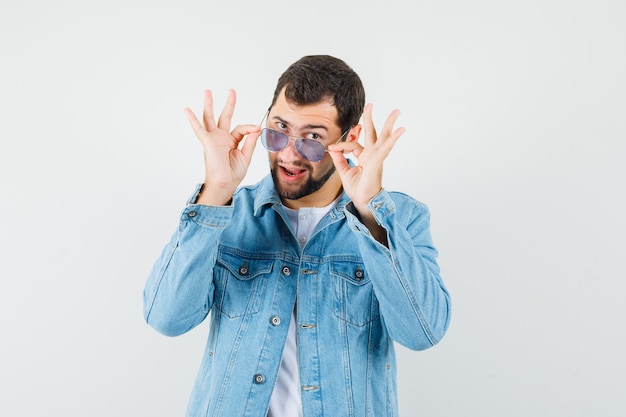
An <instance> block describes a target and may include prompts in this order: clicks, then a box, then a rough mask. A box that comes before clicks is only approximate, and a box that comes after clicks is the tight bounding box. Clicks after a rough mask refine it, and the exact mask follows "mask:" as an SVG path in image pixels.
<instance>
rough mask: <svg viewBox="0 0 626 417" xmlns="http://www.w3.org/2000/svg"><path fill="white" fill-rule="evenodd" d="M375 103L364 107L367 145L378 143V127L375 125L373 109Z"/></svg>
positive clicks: (365, 141)
mask: <svg viewBox="0 0 626 417" xmlns="http://www.w3.org/2000/svg"><path fill="white" fill-rule="evenodd" d="M373 107H374V105H373V104H372V103H368V104H367V105H366V106H365V109H363V130H364V136H365V138H364V143H365V146H371V145H373V144H374V143H376V140H377V137H376V128H375V127H374V121H373V120H372V109H373Z"/></svg>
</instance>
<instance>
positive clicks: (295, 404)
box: [267, 200, 337, 417]
mask: <svg viewBox="0 0 626 417" xmlns="http://www.w3.org/2000/svg"><path fill="white" fill-rule="evenodd" d="M336 203H337V200H335V201H333V202H332V203H330V204H329V205H328V206H326V207H303V208H301V209H299V210H294V209H290V208H287V207H283V209H284V210H285V213H287V216H288V217H289V220H290V224H291V229H292V230H293V232H294V234H295V236H296V238H297V239H298V243H299V244H300V247H301V248H304V246H305V245H306V243H307V242H308V241H309V239H310V238H311V235H312V234H313V231H314V230H315V227H316V226H317V224H318V223H319V222H320V220H322V218H323V217H324V216H325V215H326V214H327V213H328V212H329V211H330V210H331V209H332V208H333V207H334V206H335V204H336ZM296 308H297V306H296ZM296 316H297V315H296V311H295V309H294V311H292V312H291V320H290V321H289V329H288V331H287V340H286V341H285V348H284V350H283V359H282V361H281V362H280V369H279V370H278V376H277V377H276V385H275V386H274V391H273V392H272V398H271V399H270V407H269V410H268V412H267V416H268V417H302V397H301V393H300V371H299V367H298V344H297V338H296Z"/></svg>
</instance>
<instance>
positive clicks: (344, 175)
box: [328, 103, 405, 215]
mask: <svg viewBox="0 0 626 417" xmlns="http://www.w3.org/2000/svg"><path fill="white" fill-rule="evenodd" d="M372 107H373V106H372V104H371V103H369V104H367V105H366V106H365V110H364V111H363V130H364V133H365V146H362V145H361V144H359V143H358V142H357V141H352V142H341V143H337V144H334V145H330V146H329V147H328V150H329V151H330V152H329V153H330V156H331V158H332V159H333V162H334V164H335V167H336V168H337V172H338V173H339V177H340V178H341V183H342V184H343V189H344V191H345V192H346V194H347V195H348V197H350V199H351V200H352V203H353V204H354V206H355V208H356V209H357V210H358V211H359V214H361V215H364V214H366V213H365V211H368V210H367V205H368V203H369V202H370V200H371V199H372V198H373V197H374V196H375V195H376V194H378V192H379V191H380V190H381V189H382V181H383V179H382V177H383V162H384V160H385V158H387V155H389V152H391V149H392V148H393V146H394V145H395V143H396V141H397V140H398V138H400V136H401V135H402V134H403V133H404V130H405V129H404V128H403V127H399V128H397V129H396V130H393V125H394V123H395V122H396V119H397V118H398V116H399V115H400V111H399V110H394V111H392V112H391V114H390V115H389V117H387V120H386V122H385V125H384V126H383V129H382V130H381V132H380V136H379V135H377V133H376V128H375V127H374V122H373V121H372ZM343 153H352V154H353V155H354V156H355V157H356V158H357V159H358V161H359V164H358V165H357V166H354V167H350V165H348V162H347V161H346V159H345V157H344V156H343Z"/></svg>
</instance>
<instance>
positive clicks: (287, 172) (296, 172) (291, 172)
mask: <svg viewBox="0 0 626 417" xmlns="http://www.w3.org/2000/svg"><path fill="white" fill-rule="evenodd" d="M281 168H282V169H283V172H284V173H285V175H287V176H288V177H297V176H298V175H300V174H302V173H304V171H305V170H304V169H297V168H285V167H281Z"/></svg>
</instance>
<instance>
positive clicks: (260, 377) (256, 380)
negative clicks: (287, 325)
mask: <svg viewBox="0 0 626 417" xmlns="http://www.w3.org/2000/svg"><path fill="white" fill-rule="evenodd" d="M264 382H265V377H264V376H263V374H256V375H255V376H254V383H255V384H262V383H264Z"/></svg>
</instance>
